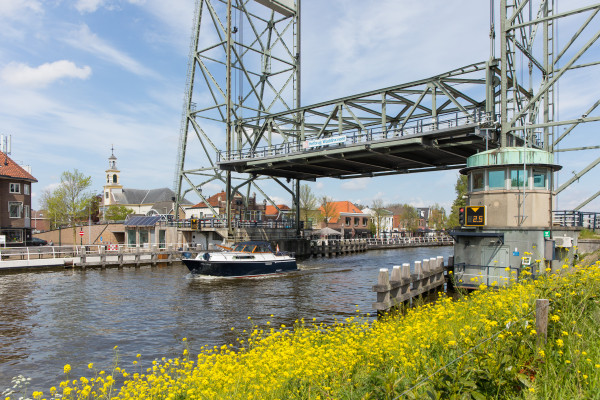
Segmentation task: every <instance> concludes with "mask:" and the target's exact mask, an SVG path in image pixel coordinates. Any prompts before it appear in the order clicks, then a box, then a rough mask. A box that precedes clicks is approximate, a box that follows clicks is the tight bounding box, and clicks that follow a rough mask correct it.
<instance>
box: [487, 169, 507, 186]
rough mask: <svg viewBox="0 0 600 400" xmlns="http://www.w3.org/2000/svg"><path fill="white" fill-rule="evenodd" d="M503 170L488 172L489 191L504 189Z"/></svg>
mask: <svg viewBox="0 0 600 400" xmlns="http://www.w3.org/2000/svg"><path fill="white" fill-rule="evenodd" d="M504 179H505V173H504V170H503V169H501V170H495V171H489V172H488V185H489V187H490V189H504V185H505V184H504Z"/></svg>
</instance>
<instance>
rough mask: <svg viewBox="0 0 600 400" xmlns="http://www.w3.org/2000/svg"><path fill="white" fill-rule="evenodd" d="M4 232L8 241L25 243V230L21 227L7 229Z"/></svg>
mask: <svg viewBox="0 0 600 400" xmlns="http://www.w3.org/2000/svg"><path fill="white" fill-rule="evenodd" d="M2 234H3V235H6V243H23V231H22V230H20V229H6V230H3V231H2Z"/></svg>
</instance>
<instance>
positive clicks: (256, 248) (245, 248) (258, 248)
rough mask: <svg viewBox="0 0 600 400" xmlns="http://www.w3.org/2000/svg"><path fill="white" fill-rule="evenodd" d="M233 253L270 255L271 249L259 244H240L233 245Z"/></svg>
mask: <svg viewBox="0 0 600 400" xmlns="http://www.w3.org/2000/svg"><path fill="white" fill-rule="evenodd" d="M233 251H241V252H244V253H270V252H271V249H270V248H269V246H268V245H266V244H264V245H263V244H260V243H258V244H257V243H252V244H248V243H240V244H237V245H235V247H234V248H233Z"/></svg>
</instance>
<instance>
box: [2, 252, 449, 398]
mask: <svg viewBox="0 0 600 400" xmlns="http://www.w3.org/2000/svg"><path fill="white" fill-rule="evenodd" d="M450 255H452V247H450V246H445V247H421V248H409V249H392V250H376V251H369V252H365V253H359V254H355V255H349V256H342V257H337V258H316V259H309V260H305V261H301V262H299V263H298V264H299V268H300V271H297V272H292V273H289V274H282V275H277V276H272V277H264V278H247V279H223V278H198V277H192V276H191V275H190V274H189V273H188V271H187V268H186V267H185V266H183V265H182V264H174V265H171V266H163V267H160V266H155V267H151V266H144V267H140V268H132V267H129V268H128V267H126V268H122V269H116V268H113V269H105V270H100V269H88V270H58V271H57V270H53V271H38V272H19V273H14V272H13V273H3V274H0V393H1V391H2V390H4V388H7V387H9V386H10V384H11V378H13V377H14V376H17V375H19V374H22V375H24V376H26V377H30V378H31V385H30V387H29V390H32V389H40V390H43V391H44V393H46V394H47V393H48V389H49V388H50V386H58V384H59V383H60V380H61V378H63V375H62V372H63V371H62V370H63V366H64V365H65V364H70V365H71V367H72V372H71V377H74V376H76V377H78V376H81V375H85V374H88V376H89V371H88V370H87V364H88V363H90V362H93V363H94V365H95V366H96V367H98V368H99V369H106V370H108V369H110V365H111V362H112V360H113V347H114V346H118V351H119V358H120V364H121V366H123V367H125V368H129V369H132V368H131V366H132V362H133V361H134V360H135V359H136V355H137V354H138V353H139V354H141V355H142V357H141V363H142V366H144V367H147V366H148V365H149V364H150V363H151V361H152V360H154V359H156V358H161V357H177V356H178V355H180V354H181V352H182V351H183V347H182V342H181V339H182V338H184V337H186V338H187V339H188V343H189V346H190V351H191V352H192V353H194V352H198V351H199V350H200V347H201V346H204V345H209V346H214V345H218V346H220V345H223V344H227V343H235V339H236V338H237V337H238V336H239V333H240V332H241V331H242V330H244V329H247V328H249V327H251V325H252V324H256V325H258V326H261V327H264V326H266V323H267V321H271V326H280V325H281V324H285V325H286V326H291V325H293V323H294V321H295V320H296V319H301V318H305V319H307V320H309V321H311V322H312V318H316V319H317V321H318V322H327V323H330V322H333V321H335V320H336V319H338V320H340V319H345V318H346V317H349V316H353V315H357V312H356V310H357V307H358V310H360V312H359V313H360V314H361V315H362V316H365V317H366V316H367V313H370V318H372V317H373V315H374V312H373V310H372V308H371V306H372V303H373V302H374V301H375V299H376V294H375V293H374V292H372V291H371V287H372V286H373V285H374V284H376V282H377V275H378V272H379V268H391V267H392V266H393V265H400V264H401V263H405V262H409V263H411V264H412V263H413V262H414V261H416V260H422V259H424V258H430V257H436V256H443V257H444V260H445V261H446V260H447V259H448V256H450ZM248 317H250V318H251V320H249V319H248ZM231 328H234V330H233V331H232V329H231Z"/></svg>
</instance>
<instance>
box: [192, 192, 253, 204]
mask: <svg viewBox="0 0 600 400" xmlns="http://www.w3.org/2000/svg"><path fill="white" fill-rule="evenodd" d="M226 196H227V195H226V194H225V191H224V190H222V191H221V192H220V193H217V194H213V195H212V196H210V197H209V198H208V199H206V200H207V201H208V204H210V205H211V206H212V207H219V197H220V198H221V201H222V202H225V198H226ZM233 197H234V198H235V197H242V195H241V194H240V193H239V192H236V194H235V195H234V196H233ZM207 207H208V206H207V205H206V203H205V202H203V201H201V202H200V203H198V204H195V205H193V206H192V207H191V208H207Z"/></svg>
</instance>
